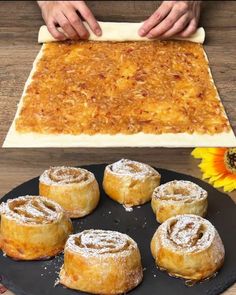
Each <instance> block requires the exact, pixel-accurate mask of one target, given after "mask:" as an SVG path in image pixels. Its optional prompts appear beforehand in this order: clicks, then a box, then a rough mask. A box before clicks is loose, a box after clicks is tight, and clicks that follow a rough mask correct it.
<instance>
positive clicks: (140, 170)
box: [103, 159, 161, 206]
mask: <svg viewBox="0 0 236 295" xmlns="http://www.w3.org/2000/svg"><path fill="white" fill-rule="evenodd" d="M160 179H161V175H160V174H159V173H158V172H157V171H156V170H155V169H153V168H152V167H151V166H149V165H147V164H143V163H139V162H136V161H131V160H127V159H122V160H120V161H118V162H116V163H113V164H111V165H108V166H107V167H106V169H105V172H104V179H103V188H104V190H105V192H106V194H107V195H108V196H109V197H110V198H112V199H113V200H115V201H117V202H118V203H120V204H124V205H127V206H136V205H141V204H144V203H146V202H148V201H150V200H151V196H152V193H153V190H154V189H155V187H157V186H158V185H159V184H160Z"/></svg>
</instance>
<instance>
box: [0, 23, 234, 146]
mask: <svg viewBox="0 0 236 295" xmlns="http://www.w3.org/2000/svg"><path fill="white" fill-rule="evenodd" d="M131 26H132V24H131ZM115 39H116V38H115V37H114V38H113V41H114V40H115ZM44 46H45V45H42V47H41V50H40V51H39V53H38V55H37V57H36V59H35V61H34V63H33V68H32V70H31V73H30V75H29V77H28V79H27V81H26V84H25V87H24V91H23V94H22V97H21V100H20V102H19V105H18V108H17V112H16V115H15V118H14V120H13V122H12V125H11V127H10V129H9V131H8V134H7V136H6V138H5V141H4V143H3V147H19V148H23V147H24V148H26V147H67V148H68V147H96V148H102V147H196V146H197V147H229V146H230V147H233V146H236V138H235V135H234V132H233V130H232V129H231V130H230V131H229V132H222V133H217V134H215V135H208V134H198V133H193V134H188V133H166V134H146V133H137V134H132V135H124V134H116V135H106V134H96V135H86V134H79V135H68V134H58V135H54V134H39V133H33V132H32V133H20V132H17V131H16V128H15V121H16V118H17V117H18V116H19V114H20V111H21V108H22V106H23V100H24V96H25V93H26V90H27V87H28V86H29V85H30V83H31V81H32V76H33V74H34V72H35V71H36V66H37V62H38V61H39V60H40V58H41V57H42V55H43V50H44ZM206 59H207V56H206ZM209 72H210V69H209ZM210 74H211V72H210ZM211 77H212V76H211ZM211 79H212V78H211ZM212 81H213V79H212ZM218 99H219V100H220V97H219V96H218ZM225 116H226V117H227V115H226V114H225Z"/></svg>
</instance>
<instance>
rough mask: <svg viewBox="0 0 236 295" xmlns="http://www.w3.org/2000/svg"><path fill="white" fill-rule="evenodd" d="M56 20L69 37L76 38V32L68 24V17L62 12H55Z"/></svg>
mask: <svg viewBox="0 0 236 295" xmlns="http://www.w3.org/2000/svg"><path fill="white" fill-rule="evenodd" d="M57 22H58V24H59V26H60V27H61V28H62V29H63V31H64V32H65V33H66V35H67V36H68V37H69V38H70V39H78V34H77V32H76V31H75V29H74V28H73V27H72V25H71V24H70V22H69V20H68V18H67V17H66V16H65V15H64V14H63V13H62V12H58V13H57Z"/></svg>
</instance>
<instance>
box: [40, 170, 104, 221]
mask: <svg viewBox="0 0 236 295" xmlns="http://www.w3.org/2000/svg"><path fill="white" fill-rule="evenodd" d="M39 193H40V195H42V196H45V197H47V198H49V199H52V200H54V201H56V202H57V203H58V204H60V205H61V206H62V207H63V208H64V210H65V211H66V213H67V215H68V216H69V217H71V218H77V217H83V216H85V215H88V214H89V213H91V212H92V211H93V210H94V209H95V208H96V206H97V204H98V202H99V197H100V193H99V187H98V183H97V181H96V179H95V177H94V174H93V173H92V172H90V171H88V170H86V169H81V168H75V167H64V166H62V167H51V168H50V169H48V170H46V171H44V173H43V174H42V175H41V176H40V178H39Z"/></svg>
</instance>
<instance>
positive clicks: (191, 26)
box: [179, 19, 197, 37]
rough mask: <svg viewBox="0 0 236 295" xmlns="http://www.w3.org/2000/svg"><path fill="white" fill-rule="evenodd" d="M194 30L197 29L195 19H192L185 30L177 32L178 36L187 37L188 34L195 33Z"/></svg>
mask: <svg viewBox="0 0 236 295" xmlns="http://www.w3.org/2000/svg"><path fill="white" fill-rule="evenodd" d="M196 30H197V20H196V19H192V20H191V22H190V23H189V25H188V26H187V28H186V29H185V30H183V31H182V32H181V33H180V34H179V36H181V37H189V36H190V35H192V34H193V33H195V32H196Z"/></svg>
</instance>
